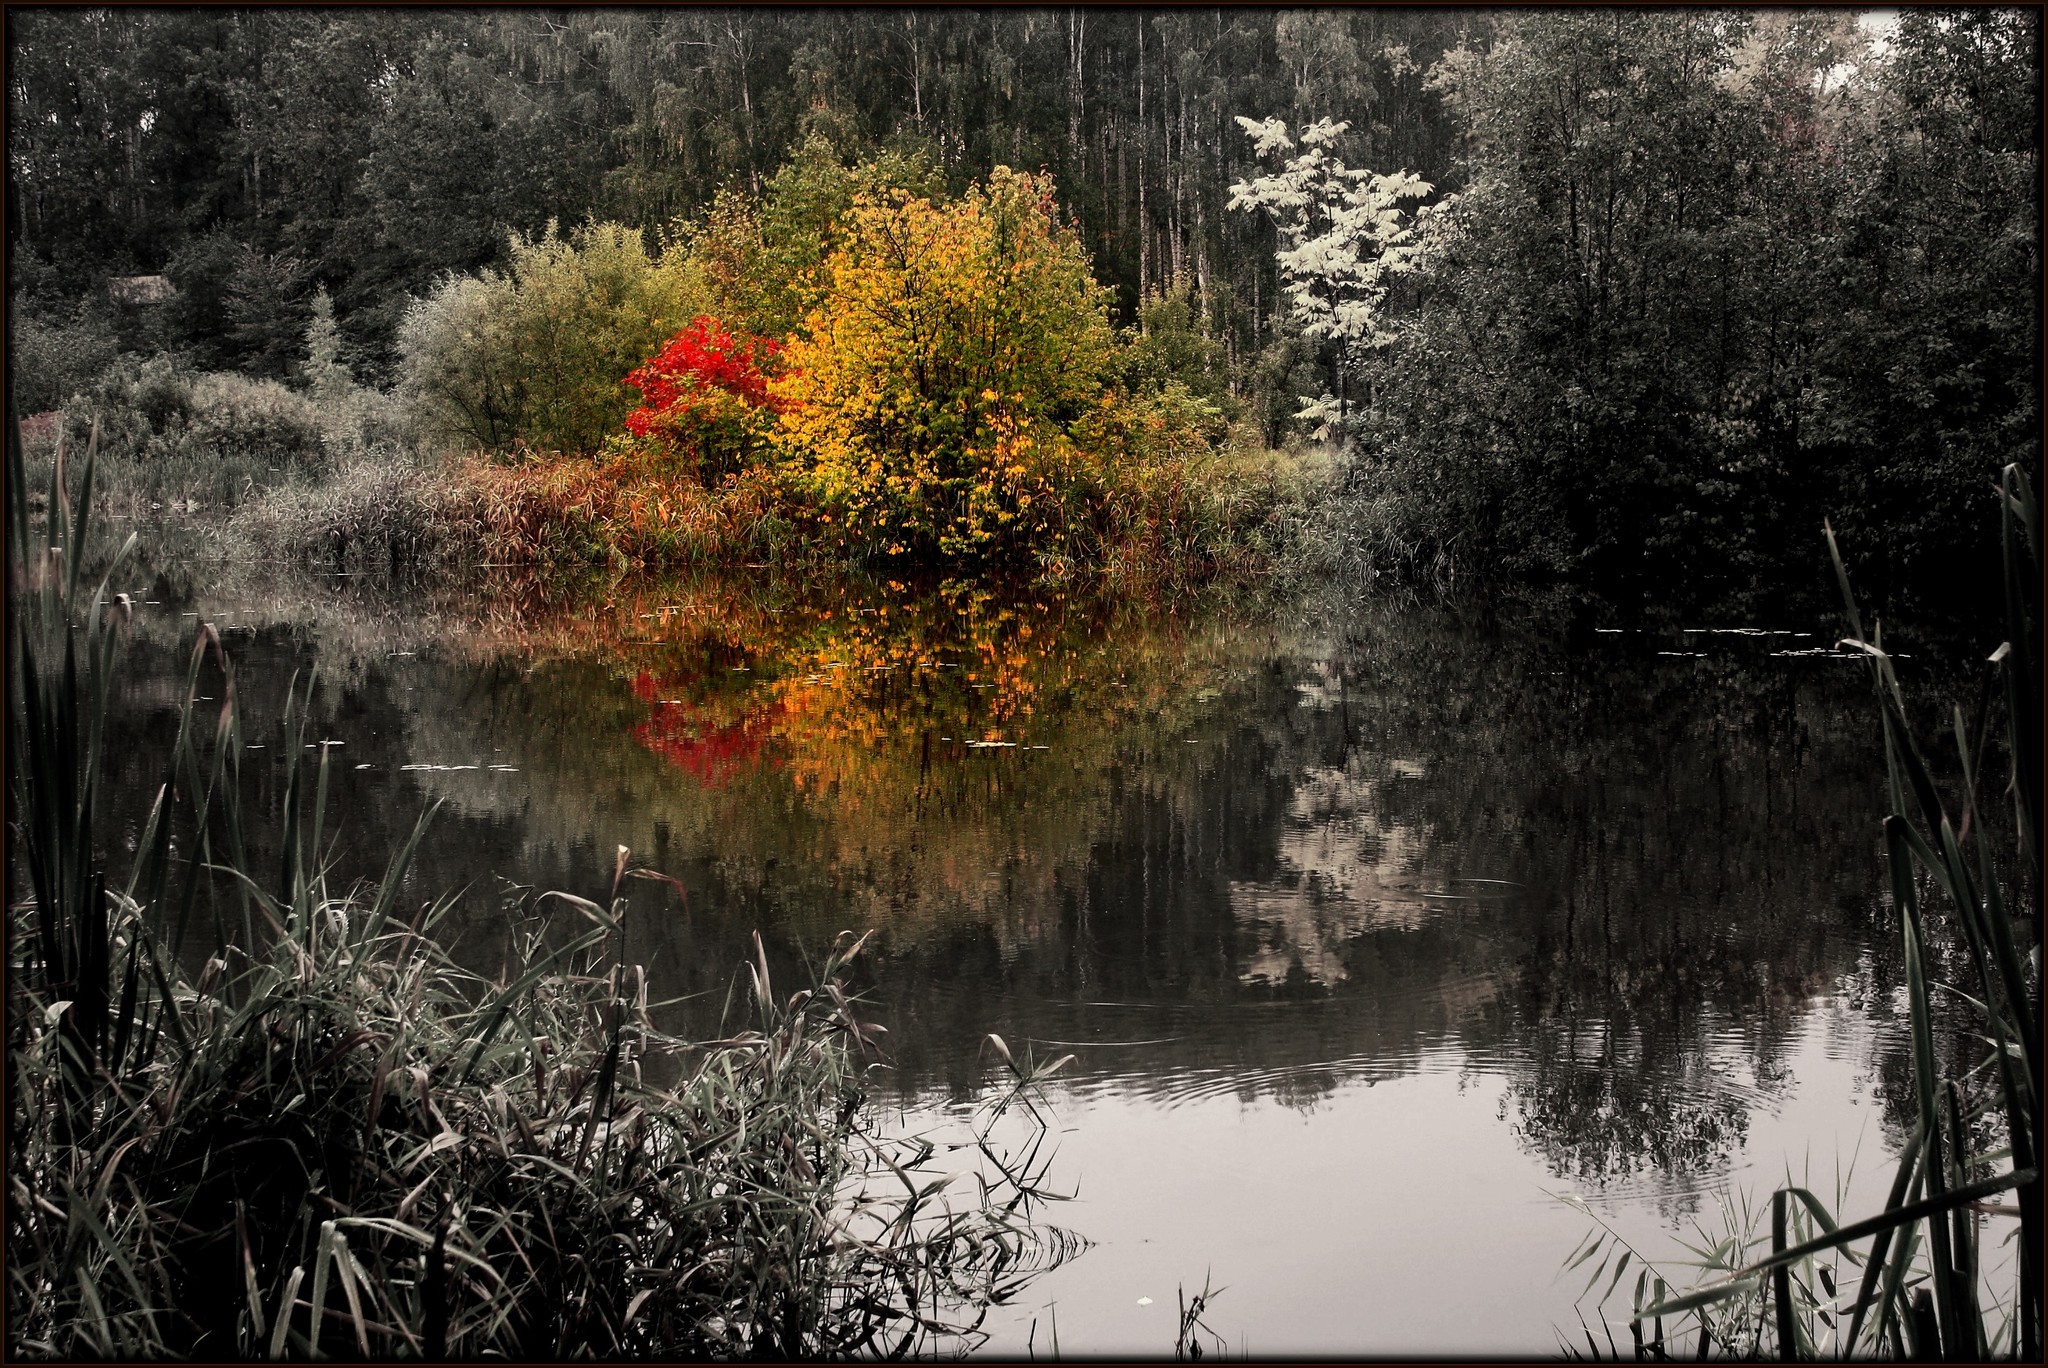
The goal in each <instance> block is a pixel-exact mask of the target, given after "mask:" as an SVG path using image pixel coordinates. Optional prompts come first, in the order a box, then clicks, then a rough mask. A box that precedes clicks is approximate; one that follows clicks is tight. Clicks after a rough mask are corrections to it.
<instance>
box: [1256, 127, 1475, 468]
mask: <svg viewBox="0 0 2048 1368" xmlns="http://www.w3.org/2000/svg"><path fill="white" fill-rule="evenodd" d="M1237 123H1238V126H1239V127H1240V128H1242V129H1243V130H1244V131H1245V132H1246V133H1247V134H1249V135H1250V136H1251V139H1252V144H1253V146H1254V147H1255V148H1256V149H1257V152H1258V155H1259V156H1260V157H1261V158H1265V157H1271V156H1275V155H1280V154H1284V153H1292V152H1294V150H1295V142H1294V139H1292V138H1290V137H1288V135H1287V125H1286V124H1285V123H1284V122H1282V121H1281V120H1279V119H1265V120H1258V119H1247V118H1243V117H1240V118H1239V119H1238V121H1237ZM1348 128H1350V125H1349V124H1348V123H1337V122H1333V121H1332V120H1329V119H1318V120H1317V121H1316V122H1315V123H1313V124H1310V125H1309V126H1308V127H1306V128H1304V129H1302V130H1301V149H1302V150H1301V151H1300V153H1299V154H1297V155H1294V156H1290V157H1288V158H1287V159H1286V160H1285V161H1284V162H1283V163H1282V164H1281V167H1280V169H1279V170H1278V171H1277V172H1274V173H1271V174H1268V175H1263V176H1257V177H1254V178H1252V179H1250V180H1244V181H1239V182H1238V183H1237V184H1236V185H1233V186H1231V187H1230V205H1229V207H1230V208H1231V209H1233V210H1254V209H1256V210H1262V211H1264V212H1265V213H1266V215H1267V216H1268V217H1270V218H1271V219H1272V220H1273V221H1274V223H1275V225H1276V226H1277V227H1278V228H1279V231H1280V251H1279V253H1278V254H1277V255H1276V256H1275V257H1274V260H1275V261H1276V262H1278V263H1279V266H1280V276H1281V279H1282V280H1284V281H1285V282H1286V290H1287V298H1288V301H1289V311H1288V312H1289V317H1290V319H1291V320H1292V322H1293V323H1294V324H1295V326H1296V327H1297V328H1299V329H1300V332H1301V335H1302V336H1303V337H1305V338H1307V339H1309V340H1310V341H1312V342H1328V343H1331V344H1332V345H1334V346H1335V348H1336V350H1337V356H1338V364H1337V368H1336V376H1337V390H1338V392H1337V393H1336V394H1334V395H1332V394H1323V395H1321V396H1319V397H1318V398H1316V399H1314V400H1312V401H1311V402H1309V403H1307V404H1305V405H1303V406H1302V409H1301V412H1300V413H1299V414H1297V415H1296V417H1297V418H1299V419H1301V420H1302V421H1303V422H1307V423H1312V424H1314V425H1315V426H1314V430H1315V434H1316V436H1317V438H1318V440H1323V439H1327V438H1328V437H1329V436H1330V435H1331V434H1333V433H1336V432H1339V431H1341V430H1342V429H1343V427H1344V426H1345V424H1346V420H1347V418H1348V412H1347V399H1346V395H1345V382H1346V379H1347V377H1348V376H1349V375H1350V373H1351V372H1353V371H1355V370H1356V369H1357V368H1358V366H1359V365H1360V364H1361V363H1362V362H1363V361H1364V360H1365V359H1366V358H1367V357H1369V356H1370V355H1371V353H1372V352H1374V351H1375V350H1377V349H1379V348H1381V347H1384V346H1386V345H1387V344H1388V343H1389V342H1391V341H1393V340H1394V335H1393V333H1392V332H1391V331H1390V330H1389V328H1388V324H1387V320H1386V319H1385V317H1384V312H1385V306H1386V302H1387V292H1388V281H1389V279H1390V278H1391V277H1394V276H1397V275H1400V274H1402V273H1403V272H1405V271H1409V270H1412V269H1414V268H1415V266H1416V265H1417V262H1418V258H1419V257H1420V255H1421V250H1422V244H1423V242H1424V241H1426V240H1427V239H1426V234H1425V233H1423V232H1422V231H1420V230H1419V227H1418V220H1420V219H1422V218H1423V217H1424V216H1426V215H1427V214H1428V213H1430V212H1431V208H1434V207H1436V206H1431V207H1428V208H1423V209H1419V210H1415V211H1407V210H1404V209H1403V208H1402V205H1403V202H1404V201H1408V200H1419V199H1422V198H1424V197H1426V196H1428V195H1429V194H1430V193H1431V192H1432V191H1433V190H1434V189H1435V187H1433V186H1432V185H1430V184H1429V183H1428V182H1427V181H1425V180H1423V179H1422V178H1421V177H1419V176H1416V175H1414V174H1413V173H1411V172H1407V171H1397V172H1395V173H1394V174H1392V175H1375V174H1373V173H1372V172H1369V171H1357V170H1352V169H1351V168H1350V167H1347V166H1345V165H1344V163H1343V162H1342V161H1340V160H1339V159H1338V158H1337V157H1336V156H1335V155H1334V154H1333V153H1332V151H1331V150H1330V149H1331V148H1332V147H1334V146H1335V144H1336V143H1337V141H1338V139H1339V138H1341V137H1343V135H1344V133H1345V131H1346V130H1347V129H1348Z"/></svg>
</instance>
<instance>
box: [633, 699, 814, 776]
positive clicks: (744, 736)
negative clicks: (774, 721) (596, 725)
mask: <svg viewBox="0 0 2048 1368" xmlns="http://www.w3.org/2000/svg"><path fill="white" fill-rule="evenodd" d="M663 687H664V686H663V685H662V683H661V681H659V680H657V679H655V677H654V676H653V675H651V674H649V673H647V672H646V671H645V670H642V671H641V672H640V674H639V675H638V676H636V677H635V678H634V680H633V692H634V693H635V694H636V695H638V696H639V697H640V698H641V700H642V701H644V702H646V703H647V704H648V705H649V706H650V707H651V708H652V709H653V712H652V714H651V715H650V716H649V717H648V719H647V720H646V721H645V722H642V723H641V724H640V725H639V726H637V727H635V728H633V739H634V740H635V741H638V742H639V743H640V744H641V745H643V746H645V747H647V749H649V750H651V751H653V752H654V753H655V754H656V755H659V756H660V757H661V758H662V759H664V760H666V761H668V762H669V763H670V764H671V765H674V766H675V767H676V768H677V769H680V770H682V771H683V772H684V773H686V774H688V775H690V776H691V777H692V778H694V779H696V780H697V782H698V783H700V784H702V785H704V786H705V787H706V788H723V787H725V786H726V785H727V784H728V783H730V782H731V781H732V780H733V778H734V776H736V775H737V774H739V772H740V771H741V770H742V769H748V768H754V767H757V766H758V765H760V764H761V763H762V761H763V758H764V757H763V756H762V754H761V749H762V747H763V746H764V745H765V744H766V743H767V741H768V738H769V736H770V735H771V734H772V730H773V729H772V728H771V727H770V725H769V722H768V719H767V718H765V717H761V716H759V715H755V714H749V715H748V716H747V717H745V718H743V719H742V720H740V721H739V722H736V723H717V722H707V721H705V720H703V719H702V718H700V717H699V716H698V715H697V712H696V710H695V709H693V708H692V707H691V706H690V705H689V704H687V703H681V702H675V701H663V700H662V699H660V698H658V697H657V695H658V694H659V693H660V692H662V690H663ZM765 759H766V762H767V763H768V764H769V765H770V766H779V765H780V764H781V759H780V757H778V756H767V757H765Z"/></svg>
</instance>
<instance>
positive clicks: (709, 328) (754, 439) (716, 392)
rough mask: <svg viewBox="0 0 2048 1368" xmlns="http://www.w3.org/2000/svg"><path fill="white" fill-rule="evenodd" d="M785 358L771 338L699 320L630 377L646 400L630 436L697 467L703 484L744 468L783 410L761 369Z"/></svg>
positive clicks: (630, 419) (630, 417)
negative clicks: (778, 357)
mask: <svg viewBox="0 0 2048 1368" xmlns="http://www.w3.org/2000/svg"><path fill="white" fill-rule="evenodd" d="M780 350H781V348H780V346H779V345H778V344H777V343H775V342H774V341H772V340H770V339H768V338H764V337H754V336H751V335H749V334H746V333H741V334H740V335H738V336H737V337H735V336H734V335H733V334H732V333H730V332H728V331H726V329H725V328H724V326H723V325H721V324H720V323H719V322H718V320H716V319H714V318H710V317H708V316H706V315H704V314H699V315H698V316H697V317H696V318H694V319H692V320H690V326H689V327H687V328H685V329H683V330H682V331H681V332H679V333H677V334H676V335H675V336H674V337H672V338H670V339H669V340H668V344H667V345H666V346H664V347H663V348H662V350H661V352H660V354H659V355H657V356H655V357H654V358H653V359H651V360H649V361H648V362H647V363H646V364H645V365H643V366H640V367H639V368H638V369H636V370H634V371H633V372H632V373H631V374H629V375H628V376H627V377H626V380H625V383H626V384H628V385H630V386H632V387H633V388H635V389H637V390H639V391H640V393H641V395H642V401H641V404H640V407H639V408H637V409H634V410H633V411H632V412H631V413H629V414H627V415H626V430H627V431H628V432H630V433H632V434H633V435H634V436H636V437H641V438H646V439H649V440H650V441H653V442H655V443H657V444H658V445H659V446H660V448H661V449H662V450H663V451H664V453H665V454H667V455H668V456H670V457H671V458H673V459H676V460H679V461H682V462H684V463H686V464H688V465H690V466H691V467H693V469H694V472H695V473H696V475H697V477H698V479H699V480H700V481H702V482H703V483H705V484H710V483H712V482H713V481H715V480H717V479H719V478H721V477H722V476H725V475H730V474H732V473H734V472H736V471H739V470H741V469H743V468H745V467H746V466H747V465H749V464H751V463H752V459H753V457H754V455H755V453H756V452H757V451H759V450H760V449H761V448H762V447H763V446H764V445H765V443H766V441H767V438H768V434H769V432H770V431H771V430H772V428H773V426H774V421H775V415H776V414H777V413H778V412H779V411H780V410H781V407H782V405H781V401H780V400H778V399H777V398H776V397H775V396H774V395H772V394H770V393H769V390H768V381H769V378H770V377H769V375H768V373H767V371H766V369H764V367H767V366H771V365H772V364H773V362H774V359H775V356H776V354H777V353H778V352H779V351H780Z"/></svg>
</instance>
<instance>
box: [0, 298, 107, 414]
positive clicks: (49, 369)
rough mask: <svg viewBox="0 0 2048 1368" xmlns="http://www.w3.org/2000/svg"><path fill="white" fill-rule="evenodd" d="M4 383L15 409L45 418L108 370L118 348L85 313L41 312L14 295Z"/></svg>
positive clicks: (36, 305)
mask: <svg viewBox="0 0 2048 1368" xmlns="http://www.w3.org/2000/svg"><path fill="white" fill-rule="evenodd" d="M7 333H8V336H7V382H8V393H9V394H10V395H11V396H12V397H13V401H14V404H15V407H16V408H17V409H18V410H19V411H21V412H23V413H30V414H36V413H47V412H49V411H50V410H52V409H55V408H60V407H62V406H63V403H64V401H65V400H67V399H69V398H70V397H71V396H72V395H74V394H77V393H79V392H81V391H82V390H84V389H86V388H87V387H88V386H89V385H91V383H92V382H93V380H94V379H95V378H97V377H98V376H99V374H100V372H101V371H103V370H105V369H106V367H107V366H108V365H110V364H111V363H112V362H113V360H114V357H115V354H116V353H117V352H118V350H119V344H118V342H117V341H116V339H115V338H114V336H113V335H112V330H111V329H109V328H108V327H107V326H106V325H105V323H104V321H103V320H101V319H98V318H95V317H93V316H92V315H91V312H90V311H87V310H84V309H78V308H71V309H66V308H63V307H62V306H61V305H59V306H57V307H55V308H46V307H43V306H42V305H41V301H32V300H31V299H29V298H28V297H26V296H24V295H21V294H16V295H15V296H14V297H13V299H12V300H10V301H9V305H8V310H7Z"/></svg>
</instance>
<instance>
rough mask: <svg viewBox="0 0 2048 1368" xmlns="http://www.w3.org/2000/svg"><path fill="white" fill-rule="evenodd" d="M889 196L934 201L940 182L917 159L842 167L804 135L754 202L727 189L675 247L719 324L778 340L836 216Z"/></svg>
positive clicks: (807, 299) (812, 284)
mask: <svg viewBox="0 0 2048 1368" xmlns="http://www.w3.org/2000/svg"><path fill="white" fill-rule="evenodd" d="M892 191H905V192H908V193H910V194H915V195H922V196H925V197H926V198H941V197H943V196H944V194H945V180H944V178H943V177H942V176H941V175H940V174H939V172H938V168H937V167H936V166H935V165H934V164H933V163H932V161H931V160H930V158H929V157H927V156H925V155H923V154H922V153H920V152H909V153H905V152H898V151H886V152H882V153H880V154H878V155H875V156H871V157H867V158H865V159H863V160H860V161H858V162H856V163H854V164H853V165H850V166H849V165H847V164H846V162H845V160H844V158H843V156H842V155H841V152H840V150H839V149H838V148H837V147H836V146H835V145H834V144H833V142H832V141H831V140H830V139H829V138H827V137H825V136H824V135H823V134H822V133H819V132H815V131H814V132H813V133H812V134H811V135H810V136H809V137H807V138H805V139H804V140H803V141H802V142H801V143H800V144H798V145H796V146H795V147H793V148H792V149H791V151H790V154H789V159H788V160H787V161H785V162H784V163H783V164H782V166H781V167H780V168H778V169H777V170H776V172H775V174H774V175H772V176H770V177H768V179H767V182H766V184H765V185H764V186H763V187H762V190H761V193H760V194H758V195H755V194H753V193H751V192H749V191H747V190H743V189H740V188H738V187H734V186H729V187H727V188H725V189H723V190H721V191H719V193H718V194H717V196H716V197H715V198H713V200H712V202H711V203H710V204H709V205H708V206H707V207H706V208H705V210H704V212H703V214H702V216H701V217H699V218H697V219H694V220H691V221H690V222H688V223H686V224H684V225H683V227H682V240H683V241H684V243H685V244H687V246H688V248H689V251H690V253H691V255H692V256H693V257H695V258H696V259H697V260H698V261H699V262H701V263H702V264H703V267H704V269H705V271H706V273H707V274H708V275H709V276H710V277H711V279H712V281H713V283H714V285H715V287H716V289H717V292H718V297H719V299H720V301H721V303H722V306H723V308H724V310H725V312H726V313H727V315H728V316H729V317H731V318H735V319H737V320H739V321H740V322H741V323H742V324H744V326H745V327H747V328H748V329H750V330H752V331H754V332H756V333H760V334H763V335H765V336H768V337H773V338H784V337H787V336H789V335H790V334H791V333H792V332H794V331H796V328H797V326H798V324H800V323H801V322H802V321H803V318H804V315H805V314H806V313H807V312H808V311H809V310H810V309H811V308H812V307H813V306H814V305H815V304H816V302H817V296H818V291H819V289H820V288H821V285H822V279H821V269H822V267H823V266H824V264H825V260H826V258H827V257H828V256H829V255H830V253H831V250H832V248H833V247H834V246H835V245H836V244H837V242H838V236H839V221H840V218H841V216H842V215H844V214H845V213H846V211H847V210H848V209H851V208H852V207H853V202H854V200H855V198H856V197H857V196H859V195H863V194H865V195H870V196H875V197H881V196H886V195H887V194H889V193H890V192H892Z"/></svg>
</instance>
